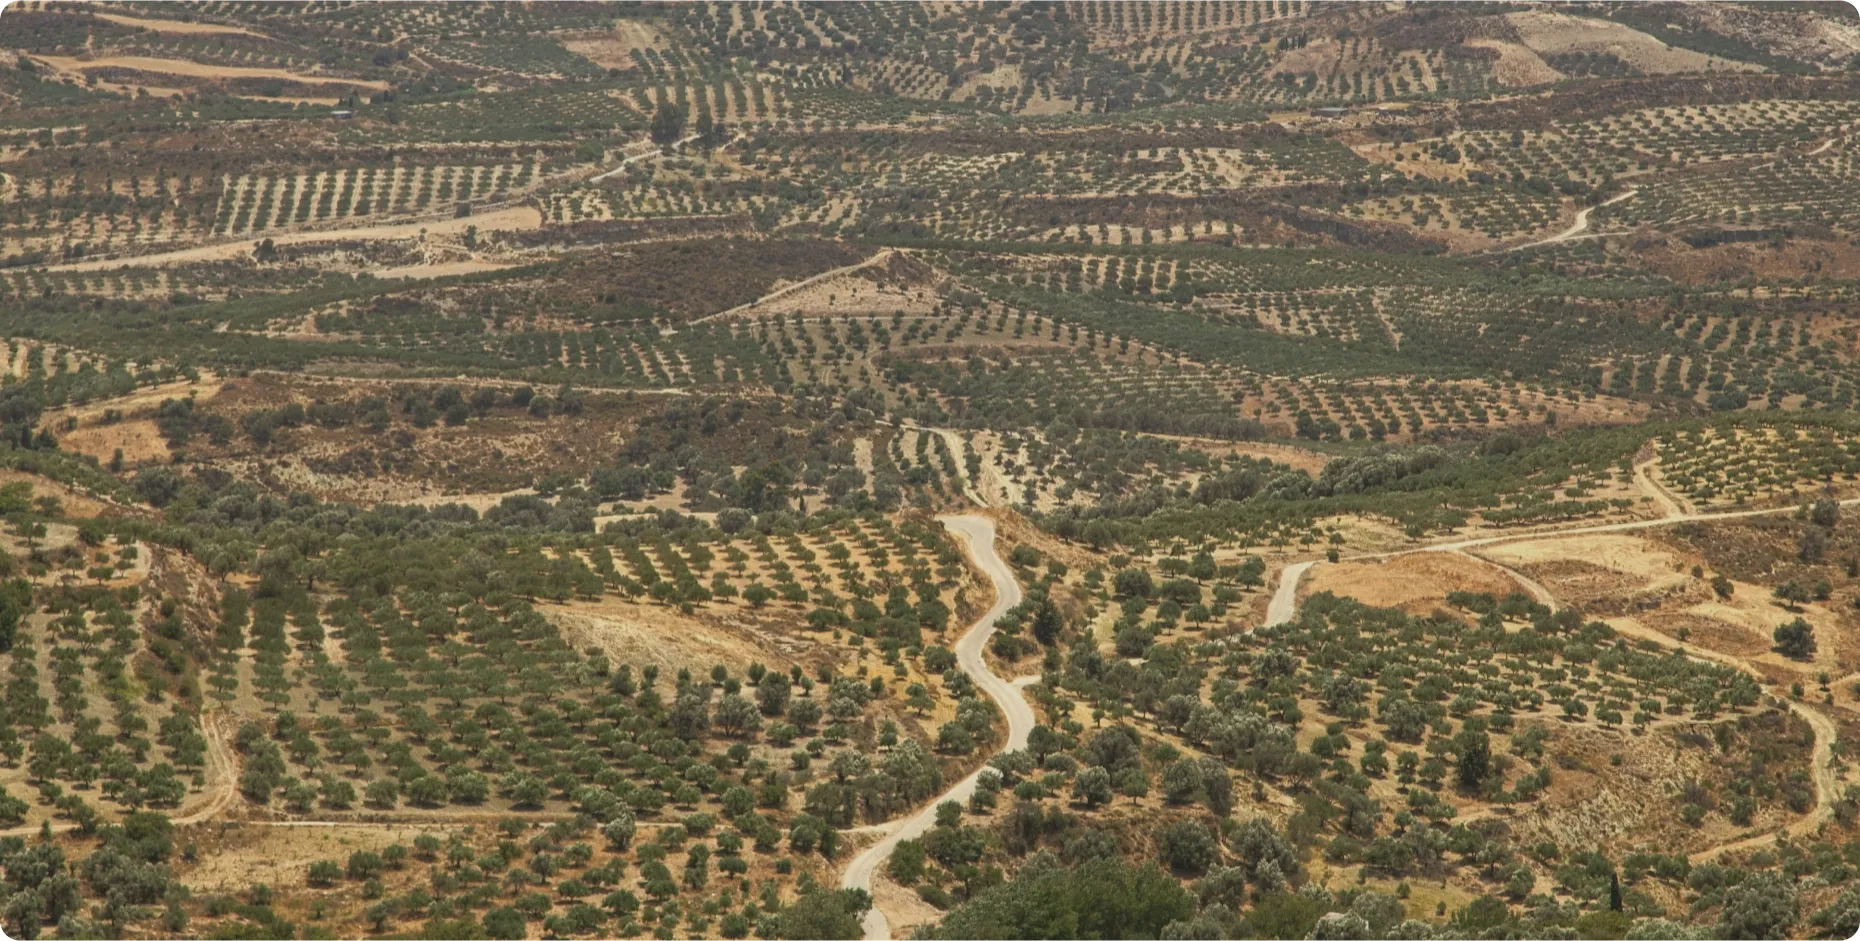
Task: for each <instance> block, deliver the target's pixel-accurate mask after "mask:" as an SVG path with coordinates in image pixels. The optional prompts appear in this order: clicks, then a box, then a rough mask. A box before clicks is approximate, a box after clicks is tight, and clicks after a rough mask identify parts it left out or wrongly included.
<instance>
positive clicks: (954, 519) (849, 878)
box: [840, 516, 1033, 941]
mask: <svg viewBox="0 0 1860 941" xmlns="http://www.w3.org/2000/svg"><path fill="white" fill-rule="evenodd" d="M942 520H943V527H944V528H945V529H947V530H949V531H950V532H951V533H953V534H955V535H957V536H959V537H962V538H964V539H966V540H967V541H968V543H969V555H970V556H971V557H972V558H974V559H975V564H976V565H977V566H979V567H980V568H981V570H982V571H983V572H984V573H986V574H987V575H988V580H989V581H991V582H993V583H994V588H995V603H994V605H993V606H992V607H990V608H989V609H988V611H987V613H985V614H983V615H982V616H981V618H980V619H979V620H977V621H976V622H975V626H973V627H971V628H969V631H968V633H966V634H964V635H962V639H961V640H960V641H957V642H956V663H957V665H958V666H959V667H961V668H962V672H964V673H966V674H968V676H969V678H970V679H972V680H974V681H975V685H976V686H979V687H981V689H982V691H983V692H984V693H987V694H988V696H989V697H990V698H992V699H993V700H994V701H995V703H996V704H997V705H999V706H1000V707H1001V711H1002V713H1003V714H1005V715H1006V716H1007V724H1008V734H1007V741H1006V742H1005V743H1003V744H1002V746H1001V750H1002V751H1003V752H1010V751H1014V750H1016V749H1020V748H1025V747H1027V734H1028V733H1029V732H1031V731H1033V709H1032V707H1030V706H1028V705H1027V700H1026V698H1025V697H1023V696H1021V694H1020V690H1018V689H1017V688H1015V685H1014V684H1012V683H1009V682H1008V681H1007V680H1004V679H1002V678H1001V677H999V676H996V675H995V674H994V673H993V672H992V671H990V670H989V669H988V663H987V661H986V660H984V659H983V656H982V654H983V651H985V650H987V649H988V639H989V638H990V637H992V636H993V635H994V632H995V621H996V620H998V619H1000V617H1001V615H1002V614H1003V613H1005V612H1006V611H1007V609H1009V608H1011V607H1013V606H1015V605H1017V604H1019V603H1020V598H1021V594H1020V585H1019V584H1017V583H1016V582H1015V581H1014V574H1013V573H1012V572H1011V571H1009V570H1008V567H1007V564H1006V563H1005V562H1002V561H1001V556H1000V555H998V554H996V552H995V524H994V521H993V520H990V519H988V518H987V517H985V516H945V517H943V518H942ZM981 776H982V769H980V768H978V769H976V771H975V773H974V774H971V775H969V776H968V777H966V778H963V779H962V780H961V781H958V782H957V783H956V785H955V786H954V787H952V788H950V789H949V790H947V791H944V792H943V793H942V794H941V795H938V796H937V797H936V799H934V800H932V801H931V802H930V803H929V804H927V805H926V806H925V807H924V808H923V809H922V810H919V811H918V812H917V813H915V814H913V815H911V816H909V817H906V818H903V819H901V820H895V821H891V822H890V823H888V824H880V825H878V826H877V827H876V828H874V829H877V830H880V831H882V832H885V837H884V839H882V840H879V841H878V842H877V843H875V844H873V845H872V846H870V847H868V848H867V849H866V850H865V851H864V852H862V853H860V854H859V855H858V856H855V857H853V860H852V862H850V863H848V864H847V865H846V872H845V873H844V874H843V875H842V876H841V877H840V888H842V889H864V890H865V891H867V892H870V891H872V876H873V875H874V874H875V873H877V872H878V867H879V866H880V865H881V864H883V863H884V862H885V860H887V859H890V858H891V851H892V850H894V849H896V848H897V846H898V844H899V843H900V842H902V841H904V840H914V839H917V838H918V837H920V836H923V835H924V834H925V833H927V832H929V830H930V828H931V827H932V826H934V825H935V824H936V806H937V805H938V804H940V803H942V802H944V801H952V800H953V801H957V802H958V803H966V802H967V801H968V799H969V795H971V794H973V793H975V783H976V781H977V780H979V779H980V778H981ZM864 926H865V937H866V941H888V939H890V937H891V921H890V919H888V918H886V917H885V913H884V912H883V911H880V910H879V908H878V906H877V905H874V906H872V908H871V910H869V911H867V912H866V915H865V922H864Z"/></svg>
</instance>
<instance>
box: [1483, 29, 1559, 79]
mask: <svg viewBox="0 0 1860 941" xmlns="http://www.w3.org/2000/svg"><path fill="white" fill-rule="evenodd" d="M1466 45H1468V46H1473V47H1476V48H1480V49H1492V50H1496V51H1497V52H1498V62H1497V64H1495V65H1494V66H1493V67H1492V77H1493V78H1495V79H1497V80H1498V83H1499V84H1500V85H1508V86H1510V87H1512V88H1528V87H1530V86H1532V85H1548V84H1550V83H1551V82H1554V81H1557V80H1558V79H1561V78H1562V77H1563V73H1561V72H1558V71H1557V70H1556V69H1553V68H1551V67H1550V66H1549V64H1548V63H1546V62H1544V60H1543V57H1542V56H1539V55H1538V54H1537V53H1536V52H1535V51H1533V50H1531V49H1529V48H1526V47H1524V46H1521V45H1519V44H1517V43H1514V42H1504V41H1501V40H1497V39H1474V40H1470V41H1468V42H1467V43H1466Z"/></svg>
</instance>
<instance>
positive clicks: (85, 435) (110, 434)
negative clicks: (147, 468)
mask: <svg viewBox="0 0 1860 941" xmlns="http://www.w3.org/2000/svg"><path fill="white" fill-rule="evenodd" d="M58 446H59V447H60V448H61V449H63V450H66V451H76V452H78V453H79V454H88V455H90V456H91V457H94V458H96V459H97V460H98V461H101V462H103V463H105V464H108V463H109V462H110V460H111V458H112V457H113V456H114V455H115V453H116V451H117V449H119V448H120V449H122V452H123V466H124V467H135V466H137V465H140V464H145V463H166V462H167V461H168V460H169V458H170V457H171V456H172V454H171V453H170V452H169V450H168V442H166V441H164V440H162V436H161V430H160V429H159V428H157V427H156V426H155V421H154V419H149V418H144V419H137V420H134V421H122V422H117V423H116V424H113V425H90V426H85V427H79V428H78V429H77V430H75V431H68V432H66V433H65V435H64V437H62V438H60V439H58Z"/></svg>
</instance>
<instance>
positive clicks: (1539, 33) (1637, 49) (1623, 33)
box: [1501, 10, 1757, 80]
mask: <svg viewBox="0 0 1860 941" xmlns="http://www.w3.org/2000/svg"><path fill="white" fill-rule="evenodd" d="M1505 19H1506V20H1508V21H1509V22H1510V24H1511V26H1512V28H1513V29H1515V30H1516V31H1517V35H1518V39H1519V41H1520V42H1522V43H1523V44H1524V45H1525V46H1527V47H1529V48H1530V49H1531V50H1532V51H1534V52H1537V53H1542V54H1544V55H1562V54H1564V53H1572V52H1588V53H1598V52H1599V53H1607V54H1609V55H1612V56H1614V57H1615V58H1617V59H1620V60H1621V61H1623V62H1626V63H1627V64H1628V65H1630V66H1633V67H1634V68H1635V69H1638V70H1639V71H1641V72H1644V73H1647V74H1649V75H1661V74H1665V73H1668V72H1702V71H1705V68H1706V66H1707V65H1709V66H1710V67H1711V68H1712V70H1714V71H1750V70H1755V69H1756V68H1757V67H1756V66H1754V65H1751V64H1749V63H1745V62H1733V61H1729V60H1726V59H1720V58H1716V57H1713V56H1708V55H1706V54H1704V53H1702V52H1693V51H1692V50H1690V49H1678V48H1675V47H1673V46H1669V45H1667V44H1666V43H1663V42H1661V41H1659V40H1658V39H1655V38H1653V37H1652V36H1649V35H1647V34H1646V33H1643V32H1640V31H1639V30H1636V29H1633V28H1630V27H1628V26H1624V25H1622V24H1620V23H1612V22H1609V21H1607V20H1597V19H1590V18H1589V17H1586V16H1571V15H1569V14H1567V13H1555V12H1551V11H1549V10H1530V11H1525V12H1521V13H1511V14H1507V15H1506V17H1505ZM1501 80H1502V79H1501Z"/></svg>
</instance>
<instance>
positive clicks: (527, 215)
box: [45, 206, 543, 271]
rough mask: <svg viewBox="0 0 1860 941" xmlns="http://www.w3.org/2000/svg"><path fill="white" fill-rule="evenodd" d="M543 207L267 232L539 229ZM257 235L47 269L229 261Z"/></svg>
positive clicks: (318, 237) (294, 237) (287, 239)
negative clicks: (348, 226) (387, 222)
mask: <svg viewBox="0 0 1860 941" xmlns="http://www.w3.org/2000/svg"><path fill="white" fill-rule="evenodd" d="M542 222H543V218H542V212H541V211H540V210H538V209H536V208H535V207H533V206H514V207H512V208H509V209H500V210H497V211H496V212H488V213H485V214H483V215H477V216H466V217H464V218H462V219H453V218H446V219H429V220H425V221H415V222H397V223H391V224H388V225H373V226H362V227H359V228H353V229H321V230H313V231H307V232H285V233H281V234H278V235H267V236H263V237H264V238H269V239H270V240H271V242H272V244H273V245H279V246H283V245H300V244H303V243H306V242H355V241H375V240H382V239H411V238H419V237H420V236H421V235H449V234H452V233H455V232H463V231H465V230H466V229H467V228H471V227H476V228H477V229H478V231H480V232H507V231H521V230H528V229H538V228H541V227H542ZM257 242H258V239H255V238H247V239H240V240H239V241H236V242H220V243H217V244H213V245H198V246H195V247H193V248H179V249H175V250H174V251H169V252H156V253H154V254H150V255H130V256H126V257H123V258H102V259H96V260H93V261H74V262H70V263H68V264H63V265H47V266H46V268H45V270H46V271H106V270H109V269H112V268H149V267H155V266H159V265H174V264H183V263H186V262H194V261H231V260H233V259H236V258H245V257H247V256H249V255H251V254H252V247H253V245H255V244H256V243H257Z"/></svg>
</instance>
